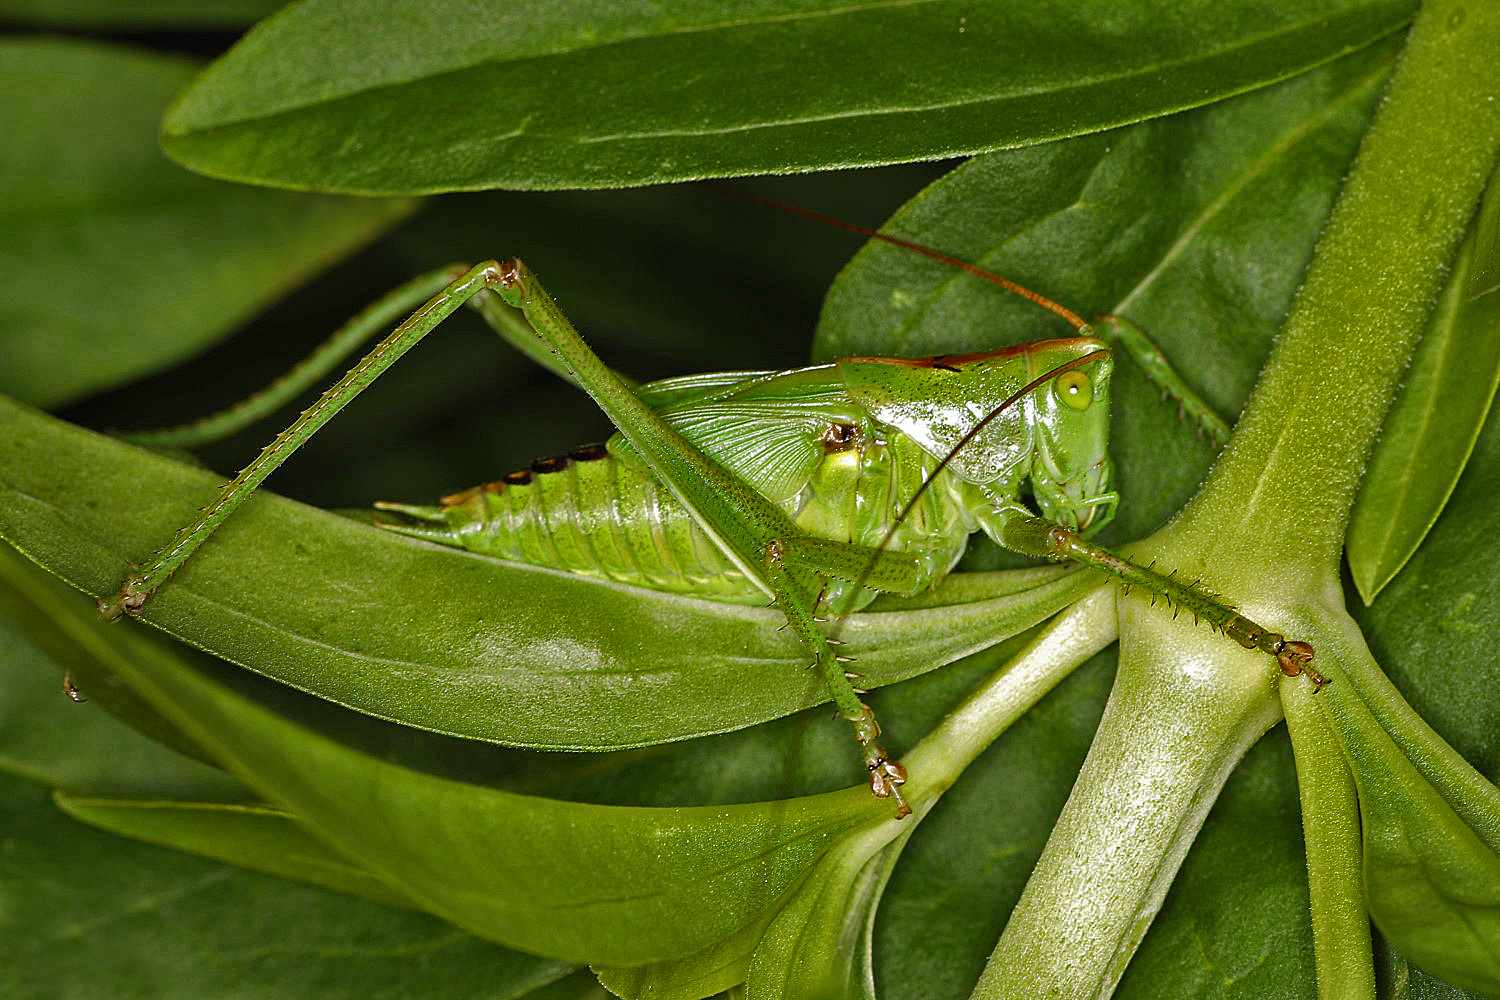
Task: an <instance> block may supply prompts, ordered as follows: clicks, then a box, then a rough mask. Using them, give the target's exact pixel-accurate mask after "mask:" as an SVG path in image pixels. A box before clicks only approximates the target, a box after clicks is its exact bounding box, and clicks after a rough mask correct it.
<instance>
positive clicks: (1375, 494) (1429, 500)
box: [1348, 180, 1500, 604]
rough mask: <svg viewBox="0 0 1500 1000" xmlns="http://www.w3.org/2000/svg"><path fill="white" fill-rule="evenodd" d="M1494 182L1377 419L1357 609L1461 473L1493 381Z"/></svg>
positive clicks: (1496, 354) (1497, 223) (1358, 538)
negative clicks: (1399, 382)
mask: <svg viewBox="0 0 1500 1000" xmlns="http://www.w3.org/2000/svg"><path fill="white" fill-rule="evenodd" d="M1497 271H1500V184H1497V183H1496V182H1495V181H1493V180H1492V181H1491V182H1490V193H1489V194H1488V195H1487V196H1486V198H1485V206H1484V209H1483V211H1481V212H1480V214H1479V217H1478V218H1477V219H1476V220H1475V222H1474V225H1473V228H1472V229H1471V230H1470V232H1469V237H1468V239H1467V240H1465V241H1464V245H1463V248H1462V249H1460V250H1459V253H1458V259H1457V261H1455V263H1454V266H1453V272H1452V274H1450V275H1449V278H1448V287H1447V288H1446V289H1445V290H1444V292H1443V296H1442V298H1441V299H1439V300H1438V304H1437V307H1436V308H1435V309H1434V311H1433V314H1432V318H1431V319H1430V320H1429V321H1428V325H1427V332H1426V333H1425V334H1424V335H1423V337H1422V341H1421V343H1419V344H1418V345H1417V352H1416V354H1415V356H1414V357H1413V358H1412V362H1411V367H1410V368H1409V369H1408V371H1407V374H1406V380H1405V384H1404V386H1403V387H1402V390H1401V394H1400V395H1399V396H1398V397H1397V398H1396V402H1395V404H1394V405H1393V406H1392V407H1391V411H1390V413H1389V414H1387V415H1386V421H1385V428H1384V430H1383V431H1382V432H1381V436H1380V442H1379V444H1378V445H1377V446H1376V449H1375V452H1374V454H1373V455H1371V457H1370V465H1369V467H1368V468H1367V469H1366V470H1365V478H1364V481H1363V483H1361V485H1360V495H1359V499H1358V501H1357V502H1356V504H1355V507H1354V512H1353V515H1352V517H1351V519H1350V522H1349V539H1348V550H1349V572H1350V573H1351V575H1352V576H1353V577H1354V585H1355V586H1356V587H1357V588H1358V589H1359V594H1360V596H1361V597H1362V598H1364V601H1365V603H1366V604H1369V603H1370V602H1371V601H1373V600H1374V599H1375V596H1376V595H1377V594H1379V593H1380V591H1381V588H1383V587H1384V586H1385V585H1386V584H1387V583H1389V582H1390V579H1391V577H1393V576H1395V575H1396V574H1397V573H1398V572H1400V570H1401V567H1402V566H1404V565H1406V561H1407V560H1408V559H1410V558H1411V555H1412V553H1413V552H1415V551H1416V549H1417V546H1418V545H1420V544H1421V543H1422V539H1423V538H1424V537H1425V536H1426V535H1427V532H1428V530H1429V529H1431V527H1432V523H1433V522H1434V521H1436V520H1437V517H1438V514H1440V513H1441V512H1442V509H1443V505H1444V504H1445V503H1447V502H1448V497H1449V495H1450V494H1452V492H1453V486H1454V484H1455V483H1456V482H1458V477H1459V474H1460V473H1461V472H1463V468H1464V465H1465V464H1466V463H1467V462H1468V460H1469V454H1470V453H1471V452H1472V451H1473V450H1474V442H1475V440H1476V439H1477V438H1478V437H1479V429H1480V428H1481V427H1483V426H1484V419H1485V417H1486V416H1487V415H1488V414H1489V411H1490V402H1491V401H1492V400H1493V399H1494V398H1495V387H1496V386H1497V385H1500V277H1497Z"/></svg>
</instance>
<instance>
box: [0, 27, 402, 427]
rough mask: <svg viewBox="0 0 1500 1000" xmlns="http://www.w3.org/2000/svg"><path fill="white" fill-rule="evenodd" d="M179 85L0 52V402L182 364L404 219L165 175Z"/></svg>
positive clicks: (62, 51) (115, 66)
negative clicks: (164, 124) (160, 127)
mask: <svg viewBox="0 0 1500 1000" xmlns="http://www.w3.org/2000/svg"><path fill="white" fill-rule="evenodd" d="M193 71H194V65H193V63H192V62H190V61H188V60H186V59H183V58H180V57H175V56H166V55H160V54H152V53H148V52H142V51H139V50H136V49H129V48H124V47H121V46H114V45H106V44H102V43H98V42H89V41H81V40H60V39H50V38H39V37H37V38H11V39H8V40H5V41H4V42H0V104H3V105H4V106H5V107H6V109H7V112H8V113H7V116H6V118H7V127H6V143H7V150H8V152H7V154H6V156H5V157H4V159H3V161H0V213H3V216H4V218H5V229H6V239H5V240H4V242H3V243H0V392H5V393H8V394H10V395H13V396H17V397H19V398H22V399H26V400H28V401H30V402H33V403H36V404H38V405H57V404H60V403H64V402H68V401H70V400H73V399H76V398H78V397H79V396H82V395H84V394H87V393H89V392H93V391H96V390H98V389H102V388H106V387H109V386H114V385H118V384H120V383H122V382H125V381H128V380H130V379H132V378H136V377H138V376H140V375H142V374H144V373H146V372H150V371H153V370H155V369H156V368H159V367H161V366H163V365H166V364H170V363H172V362H175V361H180V360H182V359H183V358H186V357H188V356H190V355H192V354H194V353H195V352H197V351H199V350H201V349H202V348H203V347H205V346H206V345H208V344H210V343H212V342H213V341H214V340H217V339H218V338H219V337H221V336H223V335H224V334H225V333H227V332H229V331H230V330H232V329H233V328H234V327H235V326H237V325H238V324H239V323H241V322H242V321H244V320H245V319H246V318H247V317H249V316H250V315H251V314H253V313H254V312H256V311H257V310H259V309H260V308H261V307H263V306H264V305H266V304H267V303H269V302H271V301H274V300H275V299H277V298H279V297H280V296H281V295H283V294H284V293H285V292H286V291H287V290H289V289H290V288H293V287H295V286H296V285H298V284H300V283H301V282H302V281H304V280H306V279H307V278H308V277H309V276H311V275H312V274H314V273H316V272H317V271H319V270H321V269H322V268H324V267H326V266H327V265H329V264H331V263H332V262H334V261H336V260H338V259H339V258H341V257H343V256H344V255H345V254H347V253H349V252H350V251H352V250H354V249H356V248H357V247H359V246H361V245H362V244H364V243H365V242H367V241H368V240H369V239H370V238H371V237H373V236H374V235H375V234H377V233H378V232H380V231H381V230H382V229H384V228H385V227H387V226H389V225H390V224H391V223H392V222H394V221H396V220H397V219H399V218H401V217H402V216H404V215H405V214H407V213H408V212H409V211H410V210H411V207H412V205H411V203H410V202H404V201H392V200H381V201H371V200H353V199H342V198H327V197H309V196H296V195H286V194H274V193H269V192H265V191H253V190H249V189H246V188H242V187H237V186H234V185H229V184H222V183H214V182H209V181H205V180H204V179H203V178H201V177H194V176H193V175H191V174H189V173H187V172H186V171H183V170H182V169H180V168H179V167H177V166H175V165H173V164H172V163H170V162H168V161H167V160H166V159H165V158H164V157H163V156H162V155H161V153H160V151H159V150H158V149H157V142H156V123H157V119H158V118H159V116H160V115H161V112H162V109H163V108H164V107H165V106H166V104H167V101H168V100H169V99H170V98H171V96H172V94H174V93H175V92H176V91H177V90H179V89H180V88H181V87H182V86H183V85H184V84H185V83H186V82H187V81H188V80H189V79H191V77H192V75H193Z"/></svg>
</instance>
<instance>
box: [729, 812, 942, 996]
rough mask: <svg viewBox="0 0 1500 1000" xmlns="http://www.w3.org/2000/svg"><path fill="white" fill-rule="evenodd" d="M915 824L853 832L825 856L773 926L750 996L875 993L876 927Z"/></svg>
mask: <svg viewBox="0 0 1500 1000" xmlns="http://www.w3.org/2000/svg"><path fill="white" fill-rule="evenodd" d="M912 832H913V831H912V830H910V829H908V830H904V831H901V833H900V834H899V835H898V836H897V837H896V838H894V839H892V837H891V834H890V833H889V832H888V831H880V830H876V831H872V832H871V834H870V835H868V836H866V837H863V838H849V839H847V840H846V841H844V842H843V843H840V844H839V845H838V847H837V848H836V849H834V850H832V851H829V852H828V854H827V855H826V856H825V857H824V858H823V860H822V861H821V862H820V863H819V864H818V866H817V868H815V869H814V870H813V873H812V875H811V876H810V877H809V878H808V880H807V882H806V883H804V884H803V886H802V887H801V889H799V890H798V892H797V895H796V897H795V898H794V899H793V900H792V902H791V903H789V904H788V905H787V906H786V908H785V909H783V910H782V911H781V912H780V913H778V914H777V915H776V919H775V920H774V921H772V923H771V925H770V926H769V927H768V928H766V931H765V934H764V936H763V937H762V939H761V942H760V946H759V947H758V948H757V949H756V951H755V957H754V959H753V960H752V961H751V963H750V967H749V969H748V972H747V975H748V978H747V979H746V980H745V997H746V1000H782V998H785V1000H875V995H876V993H875V980H874V955H873V954H872V952H871V929H872V927H873V925H874V923H875V911H876V907H877V906H878V905H879V903H880V897H881V894H882V893H883V892H884V890H885V885H886V881H887V880H888V879H889V878H890V877H891V870H892V869H893V868H894V867H895V864H896V861H897V860H898V859H899V858H900V856H901V849H902V848H903V847H904V846H905V845H906V841H907V839H908V838H910V836H911V834H912Z"/></svg>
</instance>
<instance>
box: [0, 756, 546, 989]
mask: <svg viewBox="0 0 1500 1000" xmlns="http://www.w3.org/2000/svg"><path fill="white" fill-rule="evenodd" d="M0 829H3V830H4V831H5V850H4V851H0V883H3V884H4V886H5V907H4V909H3V910H0V934H3V935H4V937H5V948H4V949H3V950H0V979H3V981H4V983H5V991H6V993H7V994H8V995H9V996H12V997H17V998H20V997H27V998H33V997H34V998H54V997H107V996H141V997H152V998H153V1000H201V998H203V997H230V996H232V997H237V998H243V1000H275V998H282V997H287V996H316V997H319V998H321V1000H494V998H495V997H496V996H497V995H504V996H508V997H525V996H527V995H528V994H529V992H530V991H531V990H534V989H537V988H539V987H541V986H542V985H544V984H547V983H551V982H553V981H555V980H557V979H558V978H559V977H562V976H565V975H567V973H568V970H569V969H570V968H571V967H570V966H569V965H568V964H566V963H561V962H556V961H553V960H549V959H539V958H534V957H532V956H529V955H521V954H518V953H517V952H514V951H508V950H506V949H504V948H501V947H499V946H498V945H494V944H491V943H489V942H487V941H481V940H479V939H477V938H475V937H473V936H471V935H468V934H464V933H462V932H459V931H455V930H454V929H453V928H452V927H450V926H447V925H445V924H443V923H441V922H440V921H437V920H435V919H433V918H432V917H429V916H427V915H426V914H420V913H412V912H407V911H401V910H393V909H391V908H389V907H385V906H379V905H377V904H374V903H367V902H365V901H363V900H358V899H350V898H349V897H347V896H338V895H335V894H333V893H330V892H326V891H324V890H321V889H316V888H313V887H311V886H302V885H295V884H293V883H291V882H287V881H285V880H283V879H276V878H269V877H267V876H264V875H257V874H253V873H251V872H244V871H237V870H235V869H233V868H231V867H229V866H227V865H223V864H218V863H215V862H211V861H207V860H204V859H201V858H193V857H188V856H186V855H183V854H180V853H178V852H176V851H167V850H163V849H162V848H159V847H155V846H152V845H150V844H138V843H132V842H130V841H128V840H123V839H121V838H119V837H116V836H113V835H111V834H108V833H105V832H103V831H101V830H95V829H92V828H90V827H87V826H84V825H83V824H81V823H75V822H73V821H72V820H70V819H68V818H67V817H66V816H64V815H63V814H61V813H59V812H58V811H57V809H56V808H55V807H54V806H53V804H52V801H51V798H50V796H49V795H48V793H47V791H46V789H44V788H42V787H40V786H38V785H35V784H32V783H30V782H27V781H24V780H22V779H20V778H16V777H13V776H11V775H0ZM434 969H441V975H434ZM502 987H503V988H506V989H508V990H509V991H510V992H507V993H504V994H501V993H499V990H500V989H501V988H502Z"/></svg>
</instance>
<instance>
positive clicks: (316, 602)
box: [0, 402, 1091, 749]
mask: <svg viewBox="0 0 1500 1000" xmlns="http://www.w3.org/2000/svg"><path fill="white" fill-rule="evenodd" d="M0 437H3V438H4V439H6V440H8V441H12V442H14V445H13V446H11V447H8V448H7V449H5V450H4V451H3V452H0V537H4V538H7V539H11V540H13V542H14V544H16V546H17V547H18V548H20V549H21V550H22V551H23V552H25V553H26V554H27V555H28V556H30V557H31V558H32V559H34V560H35V561H37V562H38V563H40V564H42V565H43V566H44V567H46V568H48V569H50V570H51V571H52V572H54V573H57V574H58V575H60V576H62V577H63V578H64V579H66V580H68V582H70V583H72V584H73V585H74V586H76V587H78V588H80V589H82V590H84V591H86V592H88V593H91V594H96V595H98V594H104V593H107V592H109V591H110V590H112V589H113V588H114V586H115V585H116V583H117V582H118V581H117V580H116V577H117V576H119V575H121V573H122V572H123V570H124V567H125V565H126V560H127V559H129V558H135V559H139V558H141V557H144V556H145V555H147V554H148V553H149V552H150V550H151V548H152V547H153V546H154V545H158V544H160V543H161V541H162V540H164V539H167V538H170V537H171V535H172V532H173V530H174V529H175V527H177V526H178V522H184V521H185V520H186V519H188V517H189V516H190V514H191V512H192V508H193V507H194V506H195V505H196V504H197V503H198V502H200V501H199V498H206V497H207V496H210V495H211V494H212V491H213V488H214V485H215V483H216V480H215V478H214V477H213V476H211V475H209V474H206V473H203V472H200V471H197V470H194V469H190V468H188V467H186V466H183V465H179V464H177V463H175V462H172V461H170V460H168V459H165V458H162V457H160V456H158V455H153V454H151V453H149V452H145V451H142V450H141V449H138V448H134V447H131V446H128V445H124V444H121V443H119V442H116V441H112V440H110V439H108V438H104V437H101V436H99V435H95V434H91V433H89V432H88V431H85V430H82V429H81V428H77V427H72V426H70V425H68V424H64V423H62V422H60V421H57V420H53V419H51V418H48V417H46V416H44V415H42V414H38V413H35V412H33V411H28V410H26V409H25V408H24V407H20V406H17V405H16V404H14V403H9V402H0ZM1090 585H1091V581H1089V580H1087V579H1086V578H1085V577H1084V576H1083V575H1082V574H1079V573H1072V574H1069V573H1066V572H1062V573H1060V572H1059V571H1056V570H1051V569H1039V570H1033V571H1028V572H1026V573H1022V574H1018V575H994V576H988V577H980V578H978V579H963V578H959V579H955V580H954V581H953V582H952V583H951V584H946V585H945V586H944V587H943V588H940V589H938V590H934V591H932V592H930V593H928V594H924V595H921V596H920V597H918V598H916V599H913V600H912V601H908V602H905V603H906V605H907V606H909V607H911V608H912V609H913V610H891V611H885V612H869V613H865V614H862V615H859V616H857V617H856V618H854V619H852V620H851V622H850V624H849V628H848V630H847V631H846V633H845V637H846V639H847V641H848V642H849V643H850V647H851V651H852V652H853V654H854V655H857V656H859V657H860V665H861V670H862V672H863V673H865V675H866V678H867V681H868V682H869V683H870V684H871V685H881V684H888V683H891V682H893V681H896V680H900V679H902V678H904V677H910V676H912V675H914V674H917V673H920V672H922V671H925V670H931V669H933V668H934V667H937V666H939V665H940V664H942V663H946V662H950V661H952V660H954V659H957V658H958V657H960V656H964V655H967V654H969V653H971V652H974V651H975V650H977V649H983V648H985V647H987V646H990V645H993V644H994V643H996V642H998V641H1000V640H1001V639H1003V638H1005V637H1006V636H1008V635H1013V634H1015V633H1016V632H1019V631H1021V630H1022V629H1025V628H1028V627H1029V626H1031V625H1033V624H1035V623H1036V622H1037V621H1039V620H1041V619H1042V618H1045V617H1046V616H1047V615H1049V614H1051V613H1052V612H1053V611H1056V610H1057V609H1058V608H1060V607H1062V606H1064V605H1065V604H1067V603H1068V602H1069V601H1070V600H1073V599H1075V598H1076V596H1077V595H1078V594H1079V593H1081V592H1082V591H1083V590H1085V589H1087V588H1088V587H1089V586H1090ZM926 605H931V606H926ZM891 606H892V607H893V608H900V607H901V606H902V605H901V604H899V603H893V604H892V605H891ZM583 608H586V609H588V614H574V613H571V612H570V609H583ZM142 617H143V618H144V619H145V620H146V621H148V622H152V623H154V624H157V625H159V626H160V627H162V628H165V629H166V630H167V631H169V632H172V633H173V634H175V635H178V636H180V637H181V638H184V639H186V640H188V641H189V642H191V643H192V644H194V645H197V646H200V647H202V648H204V649H207V650H209V651H210V652H213V653H216V654H217V655H220V656H223V657H225V658H226V659H230V660H233V661H234V662H236V663H240V664H242V665H244V666H247V667H250V668H251V669H254V670H256V671H258V672H261V673H264V674H266V675H267V676H270V677H274V678H276V679H278V680H281V681H283V682H284V683H287V684H291V685H293V686H294V687H298V688H301V689H303V690H306V691H311V692H314V693H316V694H318V695H319V696H321V697H324V698H327V699H329V700H331V701H335V702H338V703H340V704H343V705H348V706H350V707H353V708H357V709H359V710H360V711H362V712H367V713H369V714H371V715H376V716H379V717H381V718H386V719H392V720H395V721H399V722H403V723H405V724H407V725H413V726H418V727H421V728H424V729H432V730H435V731H438V732H444V733H451V734H457V735H463V736H470V737H474V738H478V739H485V740H491V741H494V742H501V743H507V744H511V745H519V746H533V747H550V748H558V749H604V748H611V747H624V746H640V745H644V744H649V743H659V742H662V741H664V740H671V739H681V738H683V737H686V736H692V735H701V734H705V733H713V732H723V731H726V730H729V729H735V728H739V727H742V726H745V725H749V724H751V723H752V722H758V721H762V720H765V719H770V718H775V717H778V716H781V715H786V714H788V713H790V712H793V711H796V710H797V709H800V708H804V707H806V706H808V705H810V704H818V703H820V702H821V701H824V700H826V699H827V694H826V693H825V692H823V691H822V688H821V686H819V685H812V684H811V683H810V681H809V677H808V674H807V672H806V671H805V669H804V668H805V666H806V664H805V663H803V662H802V654H801V653H800V652H799V650H798V646H797V643H796V641H795V640H794V639H793V638H792V637H790V636H789V635H788V634H786V633H784V632H778V631H777V626H778V625H779V624H781V621H782V620H783V619H782V618H781V616H780V615H779V613H778V612H775V611H773V610H768V609H763V608H747V607H740V606H735V605H726V604H717V603H714V602H710V601H700V600H693V599H688V598H682V597H677V596H674V595H670V594H663V593H659V592H655V591H648V590H643V589H639V588H635V587H626V586H623V585H618V584H613V583H606V582H602V581H598V580H591V579H587V578H584V577H579V576H574V575H572V574H568V573H561V572H556V571H552V570H545V569H538V568H536V567H530V566H520V565H517V564H512V563H503V562H500V561H498V560H493V559H487V558H483V557H479V556H474V555H470V554H468V553H464V552H460V551H457V550H454V549H448V548H443V547H438V546H433V545H428V544H426V543H423V542H418V541H415V540H413V539H408V538H404V537H401V536H398V535H395V534H393V533H391V532H386V531H381V530H378V529H375V528H372V527H369V526H367V525H363V524H358V523H355V522H353V521H351V520H348V519H345V518H340V517H336V516H334V515H331V514H327V513H324V512H321V511H316V510H313V509H311V508H306V507H302V506H300V505H297V504H293V503H290V502H288V501H285V500H281V499H280V498H275V497H271V496H264V497H258V498H256V499H253V500H251V501H250V502H249V503H247V504H246V505H245V507H244V508H243V509H242V511H241V512H239V513H237V514H236V515H235V517H234V519H233V520H232V521H231V523H230V525H229V526H228V527H227V528H226V529H225V530H223V531H222V532H220V534H219V535H218V536H216V538H215V541H214V543H213V544H212V545H210V546H208V547H207V548H205V550H204V551H203V552H202V553H201V554H200V556H198V557H197V558H195V559H194V560H193V562H192V563H190V564H189V565H188V566H187V567H185V568H184V569H183V570H182V571H181V572H179V573H178V574H176V576H175V577H174V578H173V579H172V581H171V582H170V583H169V584H168V585H167V586H166V587H164V588H163V589H162V591H161V593H160V594H158V595H157V596H156V597H155V598H153V600H152V602H151V603H150V604H149V605H148V606H147V610H146V613H145V614H144V615H143V616H142ZM625 621H629V622H631V623H632V625H631V627H629V628H622V627H621V625H620V623H621V622H625Z"/></svg>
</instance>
